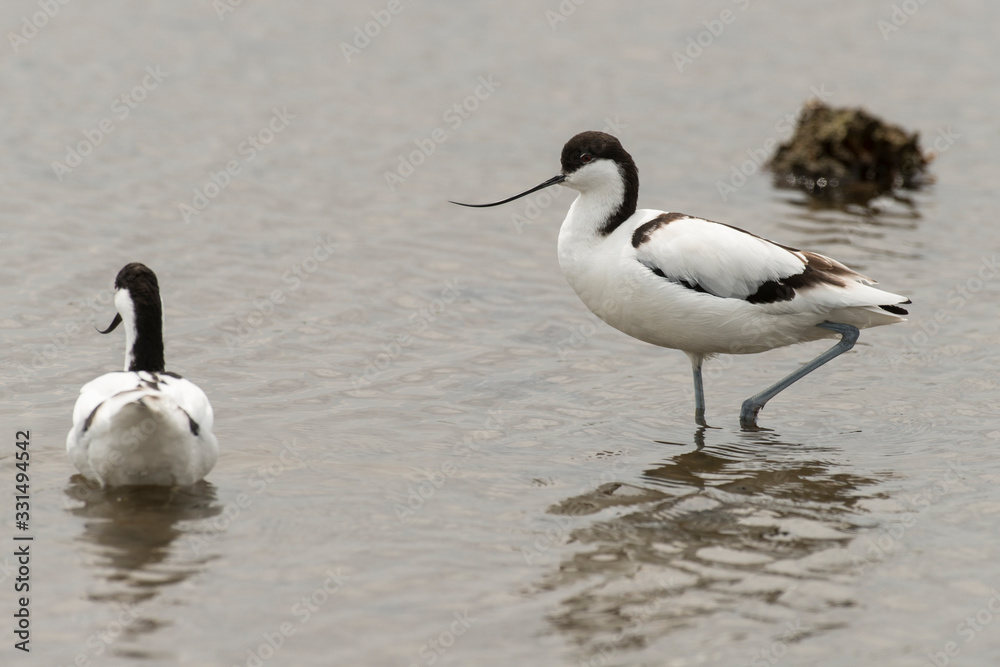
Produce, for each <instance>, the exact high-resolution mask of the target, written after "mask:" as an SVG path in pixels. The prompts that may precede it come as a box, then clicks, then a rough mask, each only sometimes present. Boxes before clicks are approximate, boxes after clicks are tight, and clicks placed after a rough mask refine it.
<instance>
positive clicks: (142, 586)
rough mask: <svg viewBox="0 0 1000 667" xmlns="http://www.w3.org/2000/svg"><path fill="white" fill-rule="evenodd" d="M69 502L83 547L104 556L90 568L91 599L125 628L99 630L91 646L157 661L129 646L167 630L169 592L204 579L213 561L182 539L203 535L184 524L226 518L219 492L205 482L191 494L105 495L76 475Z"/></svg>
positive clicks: (141, 490) (157, 490) (155, 490)
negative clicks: (112, 609)
mask: <svg viewBox="0 0 1000 667" xmlns="http://www.w3.org/2000/svg"><path fill="white" fill-rule="evenodd" d="M65 494H66V496H67V497H68V500H67V507H68V511H69V512H70V513H71V514H73V515H75V516H77V517H80V518H82V519H83V520H84V521H83V533H82V534H81V535H80V536H79V538H78V539H79V540H80V541H82V542H84V543H85V544H86V545H88V547H92V548H89V549H87V552H89V553H90V554H93V555H94V556H96V558H93V559H90V561H89V565H90V566H91V567H93V569H94V571H95V574H96V575H97V576H95V577H93V581H94V590H93V592H91V593H89V595H88V598H89V599H91V600H94V601H97V602H107V603H110V604H114V605H120V607H121V609H122V613H120V614H115V617H116V618H119V621H116V622H112V623H110V624H109V625H108V627H107V628H104V627H100V628H98V631H97V632H96V633H95V634H94V635H93V636H92V643H93V646H89V645H88V646H89V647H90V648H95V647H96V648H97V649H104V650H110V651H112V652H114V653H116V654H118V655H121V656H125V657H130V658H133V659H136V660H141V659H148V658H152V657H154V656H152V655H150V654H148V652H146V651H144V650H142V649H141V648H139V647H138V646H136V645H135V644H132V645H129V644H130V643H132V642H135V641H136V640H138V639H140V638H141V637H142V636H143V635H145V634H147V633H150V632H155V631H156V630H157V629H158V628H160V627H162V626H163V625H165V624H166V623H167V622H166V621H164V620H163V618H164V615H163V614H161V613H160V612H161V611H162V610H161V609H160V608H159V605H160V603H161V602H162V600H158V599H157V598H158V597H160V596H161V594H162V593H163V592H164V590H165V589H166V588H168V587H170V586H173V585H176V584H179V583H181V582H183V581H185V580H187V579H189V578H190V577H192V576H193V575H195V574H197V573H199V572H200V571H201V570H202V569H204V567H205V566H206V564H207V563H208V562H209V561H210V560H211V559H212V558H213V557H212V555H211V554H206V553H204V551H199V552H198V553H195V550H193V549H191V548H190V545H189V544H188V542H187V541H186V540H182V541H180V542H178V538H180V537H182V536H184V535H190V534H191V532H192V530H198V529H197V528H192V527H191V526H186V527H181V526H180V525H179V524H180V523H181V522H188V521H197V520H200V519H209V518H211V517H214V516H217V515H219V514H220V513H221V512H222V509H223V508H222V506H221V505H220V504H219V503H218V501H217V499H216V488H215V486H213V485H212V484H211V483H209V482H206V481H204V480H202V481H201V482H198V483H197V484H194V485H192V486H188V487H174V488H169V487H149V486H142V487H140V486H132V487H116V488H98V487H96V486H95V485H94V484H93V483H91V482H88V481H87V480H86V479H84V478H83V477H82V476H81V475H74V476H73V477H72V478H71V479H70V482H69V484H68V485H67V487H66V489H65ZM102 579H103V583H101V580H102ZM119 642H120V643H119ZM102 652H103V651H102ZM160 657H162V656H160Z"/></svg>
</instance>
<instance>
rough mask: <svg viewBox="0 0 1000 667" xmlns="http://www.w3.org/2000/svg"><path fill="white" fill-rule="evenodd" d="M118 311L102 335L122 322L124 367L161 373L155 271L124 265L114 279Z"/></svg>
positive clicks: (160, 319)
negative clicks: (123, 325) (123, 326)
mask: <svg viewBox="0 0 1000 667" xmlns="http://www.w3.org/2000/svg"><path fill="white" fill-rule="evenodd" d="M115 308H117V309H118V313H117V314H116V315H115V318H114V319H113V320H112V321H111V324H110V325H109V326H108V328H107V329H105V330H104V331H101V333H102V334H106V333H111V332H112V331H114V330H115V328H116V327H117V326H118V325H119V324H121V323H122V322H124V323H125V351H126V352H125V370H127V371H150V372H154V373H162V372H163V303H162V301H161V300H160V285H159V283H157V281H156V274H155V273H153V272H152V270H150V268H149V267H147V266H146V265H145V264H140V263H139V262H132V263H131V264H126V265H125V266H124V267H123V268H122V270H121V271H119V272H118V276H117V277H116V278H115Z"/></svg>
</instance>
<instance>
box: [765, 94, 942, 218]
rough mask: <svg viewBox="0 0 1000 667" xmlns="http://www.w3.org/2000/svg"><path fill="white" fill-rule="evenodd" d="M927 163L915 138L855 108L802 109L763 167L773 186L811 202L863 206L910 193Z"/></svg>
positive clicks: (818, 106)
mask: <svg viewBox="0 0 1000 667" xmlns="http://www.w3.org/2000/svg"><path fill="white" fill-rule="evenodd" d="M929 162H930V158H929V157H928V156H926V155H924V153H923V152H922V151H921V150H920V146H919V138H918V133H916V132H913V133H912V134H911V133H907V132H906V130H904V129H903V128H901V127H899V126H898V125H890V124H888V123H886V122H885V121H883V120H882V119H880V118H878V117H876V116H873V115H871V114H870V113H868V112H867V111H865V110H864V109H861V108H853V109H851V108H842V109H835V108H832V107H829V106H827V105H826V104H823V103H822V102H819V101H816V100H811V101H809V102H807V103H806V105H805V107H804V108H803V109H802V113H801V115H800V116H799V121H798V126H797V127H796V128H795V134H794V135H793V136H792V138H791V139H790V140H789V141H787V142H785V143H783V144H781V145H780V146H778V149H777V151H776V152H775V154H774V156H773V157H772V158H771V160H770V162H769V163H768V165H767V166H768V168H769V169H770V170H771V171H772V172H774V175H775V182H776V183H777V185H779V186H782V187H791V188H800V189H802V190H805V191H806V192H808V193H809V194H811V195H814V196H817V197H823V198H826V197H830V198H834V199H847V200H852V201H857V200H862V201H867V200H869V199H872V198H874V197H877V196H878V195H880V194H884V193H887V192H891V191H892V190H896V189H898V188H916V187H919V185H920V184H921V182H922V181H923V180H924V178H923V175H924V172H925V171H926V170H927V164H928V163H929Z"/></svg>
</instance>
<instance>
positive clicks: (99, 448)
mask: <svg viewBox="0 0 1000 667" xmlns="http://www.w3.org/2000/svg"><path fill="white" fill-rule="evenodd" d="M115 307H116V308H117V310H118V313H117V314H116V315H115V318H114V320H113V321H112V322H111V326H109V327H108V328H107V329H105V330H104V331H101V332H100V333H103V334H106V333H110V332H111V331H113V330H114V328H115V327H117V326H118V325H119V324H121V323H122V322H124V323H125V370H124V371H123V372H115V373H106V374H105V375H102V376H100V377H99V378H97V379H95V380H92V381H90V382H88V383H87V384H85V385H84V386H83V388H82V389H80V398H79V399H77V401H76V407H75V408H73V430H71V431H70V432H69V435H68V436H67V437H66V451H67V453H68V454H69V457H70V459H71V460H72V461H73V465H75V466H76V467H77V469H78V470H79V471H80V472H81V473H82V474H83V476H84V477H86V478H87V479H88V480H91V481H94V482H97V483H99V484H100V485H101V486H129V485H150V486H187V485H190V484H194V483H195V482H197V481H199V480H200V479H202V478H203V477H204V476H205V475H207V474H208V471H209V470H211V469H212V467H213V466H214V465H215V462H216V460H217V459H218V458H219V444H218V442H217V441H216V439H215V436H214V435H212V422H213V414H212V406H211V405H210V404H209V402H208V398H207V397H206V396H205V392H203V391H202V390H201V389H199V388H198V387H197V386H196V385H195V384H193V383H191V382H188V381H187V380H185V379H183V378H182V377H181V376H179V375H176V374H174V373H167V372H165V371H164V370H163V305H162V302H161V300H160V288H159V285H158V284H157V282H156V274H154V273H153V272H152V271H151V270H150V269H149V268H147V267H146V266H145V265H143V264H139V263H132V264H129V265H127V266H125V267H124V268H123V269H122V270H121V271H119V272H118V277H117V278H115Z"/></svg>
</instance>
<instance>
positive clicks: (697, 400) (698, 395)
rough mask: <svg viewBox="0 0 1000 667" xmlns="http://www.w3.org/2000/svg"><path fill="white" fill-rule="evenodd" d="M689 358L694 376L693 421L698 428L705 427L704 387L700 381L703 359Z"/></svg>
mask: <svg viewBox="0 0 1000 667" xmlns="http://www.w3.org/2000/svg"><path fill="white" fill-rule="evenodd" d="M688 356H690V357H691V372H692V374H693V375H694V421H695V423H696V424H698V425H699V426H705V385H704V384H703V383H702V380H701V362H702V361H704V357H701V356H700V355H693V354H692V355H688Z"/></svg>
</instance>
